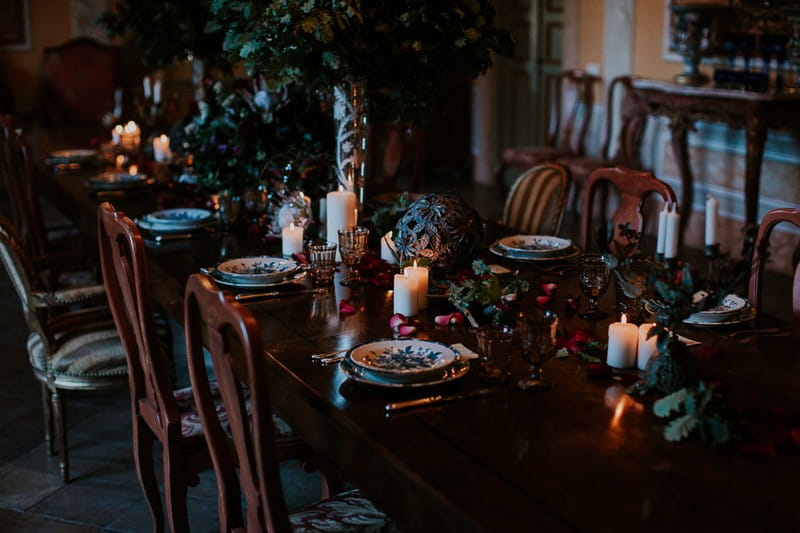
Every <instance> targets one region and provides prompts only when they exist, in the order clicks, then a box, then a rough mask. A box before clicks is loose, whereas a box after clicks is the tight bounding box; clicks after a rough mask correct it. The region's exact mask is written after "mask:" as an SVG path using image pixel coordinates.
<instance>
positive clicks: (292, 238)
mask: <svg viewBox="0 0 800 533" xmlns="http://www.w3.org/2000/svg"><path fill="white" fill-rule="evenodd" d="M281 249H282V250H283V256H284V257H291V256H292V254H297V253H300V252H302V251H303V228H302V227H301V226H295V225H294V222H292V223H291V224H289V225H288V226H286V227H285V228H283V230H281Z"/></svg>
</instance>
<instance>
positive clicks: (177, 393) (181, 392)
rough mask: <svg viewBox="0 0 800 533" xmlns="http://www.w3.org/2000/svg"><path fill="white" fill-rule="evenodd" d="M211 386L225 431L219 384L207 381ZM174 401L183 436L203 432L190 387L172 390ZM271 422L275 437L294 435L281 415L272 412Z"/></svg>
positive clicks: (226, 421) (226, 420)
mask: <svg viewBox="0 0 800 533" xmlns="http://www.w3.org/2000/svg"><path fill="white" fill-rule="evenodd" d="M209 385H210V386H211V394H212V395H213V396H214V407H215V409H216V411H217V416H218V417H219V420H220V422H221V423H222V427H223V429H225V430H226V431H227V426H228V414H227V413H226V412H225V407H224V406H223V405H222V398H220V395H219V386H218V385H217V382H216V381H211V382H210V383H209ZM172 395H173V396H174V397H175V401H176V402H178V409H180V414H181V434H182V435H183V437H186V438H188V437H195V436H198V435H202V434H203V425H202V423H201V422H200V413H199V412H198V411H197V407H196V406H195V403H194V396H193V394H192V388H191V387H186V388H184V389H178V390H174V391H172ZM247 412H248V414H249V413H250V405H249V401H248V407H247ZM272 423H273V425H274V427H275V438H287V437H293V436H294V430H293V429H292V428H291V426H290V425H289V424H287V423H286V421H285V420H283V419H282V418H281V417H279V416H278V415H276V414H275V413H272Z"/></svg>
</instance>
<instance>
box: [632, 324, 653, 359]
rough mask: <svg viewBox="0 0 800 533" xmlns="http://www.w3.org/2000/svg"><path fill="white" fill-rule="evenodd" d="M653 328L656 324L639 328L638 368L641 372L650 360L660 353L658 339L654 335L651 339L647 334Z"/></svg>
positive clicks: (643, 325)
mask: <svg viewBox="0 0 800 533" xmlns="http://www.w3.org/2000/svg"><path fill="white" fill-rule="evenodd" d="M653 326H655V324H654V323H645V324H642V325H640V326H639V343H638V345H637V348H636V366H637V367H638V368H639V370H644V369H645V368H646V367H647V362H648V361H649V360H650V358H651V357H653V356H654V355H656V353H658V349H657V348H656V341H657V340H658V339H657V337H656V336H655V335H653V336H652V337H650V338H649V339H648V338H647V334H648V333H649V332H650V328H652V327H653Z"/></svg>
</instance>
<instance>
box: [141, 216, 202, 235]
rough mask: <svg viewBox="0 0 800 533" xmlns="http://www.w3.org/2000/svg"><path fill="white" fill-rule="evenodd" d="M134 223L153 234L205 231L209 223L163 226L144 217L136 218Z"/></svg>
mask: <svg viewBox="0 0 800 533" xmlns="http://www.w3.org/2000/svg"><path fill="white" fill-rule="evenodd" d="M135 222H136V225H137V226H139V228H140V229H143V230H145V231H149V232H150V233H153V234H155V235H161V234H163V235H170V234H176V233H192V232H195V231H205V230H206V229H207V227H208V226H209V224H201V225H199V226H190V227H183V226H178V227H173V226H164V225H163V224H154V223H152V222H149V221H148V220H147V219H145V218H138V219H136V221H135Z"/></svg>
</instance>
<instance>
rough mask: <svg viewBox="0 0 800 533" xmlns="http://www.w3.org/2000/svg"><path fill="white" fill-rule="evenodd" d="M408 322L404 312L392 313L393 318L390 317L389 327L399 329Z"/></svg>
mask: <svg viewBox="0 0 800 533" xmlns="http://www.w3.org/2000/svg"><path fill="white" fill-rule="evenodd" d="M406 324H408V319H407V318H406V316H405V315H404V314H402V313H396V314H394V315H392V318H390V319H389V327H390V328H392V329H397V328H399V327H400V326H404V325H406Z"/></svg>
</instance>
